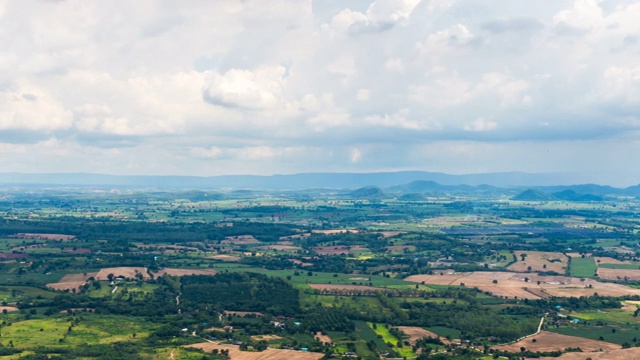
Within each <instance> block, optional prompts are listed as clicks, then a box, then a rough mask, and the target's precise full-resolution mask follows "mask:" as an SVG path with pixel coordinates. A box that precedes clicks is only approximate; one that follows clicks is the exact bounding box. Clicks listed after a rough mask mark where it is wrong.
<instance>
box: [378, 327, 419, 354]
mask: <svg viewBox="0 0 640 360" xmlns="http://www.w3.org/2000/svg"><path fill="white" fill-rule="evenodd" d="M367 326H369V327H370V328H371V329H372V330H373V331H374V332H375V333H376V335H378V336H379V337H381V338H382V340H383V341H384V342H385V343H387V344H392V346H391V348H392V349H393V350H394V351H396V352H397V353H398V354H400V356H402V357H413V356H416V354H415V353H414V352H413V350H412V349H411V347H408V346H405V345H404V344H403V343H402V339H398V338H397V337H395V336H394V335H393V334H391V333H390V332H389V329H388V328H387V327H386V326H384V325H383V324H374V323H367Z"/></svg>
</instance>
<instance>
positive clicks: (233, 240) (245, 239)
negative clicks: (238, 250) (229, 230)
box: [220, 235, 260, 245]
mask: <svg viewBox="0 0 640 360" xmlns="http://www.w3.org/2000/svg"><path fill="white" fill-rule="evenodd" d="M259 243H260V241H258V239H256V238H254V237H253V235H239V236H227V237H226V238H224V240H222V241H221V242H220V244H233V245H250V244H259Z"/></svg>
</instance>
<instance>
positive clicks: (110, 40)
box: [0, 0, 640, 179]
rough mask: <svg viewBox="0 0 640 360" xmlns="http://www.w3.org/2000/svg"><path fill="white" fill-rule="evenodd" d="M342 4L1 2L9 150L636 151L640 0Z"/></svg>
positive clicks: (296, 167) (354, 166)
mask: <svg viewBox="0 0 640 360" xmlns="http://www.w3.org/2000/svg"><path fill="white" fill-rule="evenodd" d="M341 4H342V3H340V2H323V1H313V2H312V1H311V0H305V1H298V0H274V1H268V2H265V1H259V0H247V1H213V2H212V1H196V2H188V3H171V2H133V3H126V5H125V3H124V2H119V1H116V2H113V3H108V4H104V3H101V2H97V1H92V0H90V1H82V0H67V1H55V2H53V1H50V2H40V1H36V0H24V1H20V2H15V1H14V2H11V1H2V0H0V45H2V48H3V51H2V53H1V54H0V161H3V166H5V168H6V169H7V171H10V170H15V171H29V170H31V171H33V169H49V168H50V169H53V170H56V169H59V170H60V171H64V170H69V171H92V170H95V171H101V172H104V171H108V172H115V173H127V172H130V173H185V174H189V173H194V174H195V173H198V174H202V175H215V174H218V173H221V172H226V173H229V172H242V173H252V172H261V173H275V172H286V171H290V172H306V171H323V170H334V171H364V170H376V169H387V170H389V169H395V168H402V169H410V168H421V169H427V170H434V171H436V170H441V171H452V172H469V171H471V170H477V171H483V170H527V171H546V170H553V169H564V168H567V169H576V170H580V169H589V168H590V167H589V166H587V164H589V162H588V161H587V160H588V156H594V151H595V150H593V151H591V150H590V149H591V147H590V145H592V148H593V149H597V150H598V151H599V152H600V153H598V154H596V155H597V156H601V157H604V155H602V154H601V153H606V151H607V150H606V149H607V147H606V146H605V145H603V144H608V146H613V145H612V144H615V148H616V149H617V150H616V151H617V152H616V157H621V158H622V160H620V162H622V161H623V160H625V159H626V160H628V162H629V163H631V162H633V161H635V158H634V157H633V156H632V155H633V154H637V151H638V145H637V144H636V143H634V142H633V141H634V140H633V139H635V138H637V132H638V130H639V126H640V124H639V121H638V115H637V114H638V113H639V111H640V107H639V106H640V105H639V104H640V93H639V90H638V89H640V80H638V78H639V76H640V75H639V72H640V70H639V68H638V63H637V59H638V58H639V56H640V47H639V44H640V21H638V18H639V17H640V1H637V0H631V1H624V2H618V3H611V2H601V1H591V0H577V1H573V0H571V1H552V0H542V1H536V2H522V3H518V4H515V3H514V4H511V5H505V4H503V3H500V2H487V1H480V0H469V1H465V2H460V1H453V0H449V1H426V0H425V1H418V0H365V1H362V2H351V3H349V4H348V5H349V8H347V6H346V5H341ZM341 6H342V7H341ZM603 119H605V120H603ZM463 140H464V141H463ZM435 143H437V144H438V146H431V145H430V144H435ZM525 143H526V144H525ZM578 143H580V144H581V145H580V146H578V145H575V146H576V148H577V149H580V150H581V151H573V150H572V149H573V148H572V146H574V145H572V144H578ZM547 147H548V148H550V149H552V151H551V154H552V155H548V156H547V155H546V153H540V157H541V158H540V159H533V158H530V159H529V160H530V162H529V163H527V164H524V163H523V162H522V161H520V160H518V159H517V158H516V156H515V155H514V156H513V157H512V158H510V159H511V160H505V161H504V162H502V163H501V164H500V165H496V164H495V161H494V160H493V159H494V158H495V157H493V156H494V155H495V154H499V153H501V152H509V153H510V154H520V155H522V154H525V153H526V151H532V149H537V148H547ZM427 148H428V149H429V151H431V152H432V153H431V154H429V156H427V155H426V154H425V153H423V151H424V149H427ZM55 149H58V150H59V152H57V154H58V155H59V156H58V158H54V157H53V155H51V156H49V157H47V156H45V157H43V158H42V159H40V158H39V156H34V154H40V153H41V152H47V153H51V154H53V153H56V151H55ZM496 149H499V150H496ZM525 150H526V151H525ZM458 151H459V152H458ZM474 151H476V152H477V153H475V155H473V156H474V157H473V161H467V160H464V159H462V156H463V155H462V153H465V152H467V153H473V152H474ZM562 151H565V152H566V153H572V154H575V159H573V160H571V161H570V159H568V158H566V157H563V156H558V154H560V153H562ZM582 153H584V156H583V155H582ZM363 154H366V158H365V156H363ZM458 154H460V155H458ZM12 155H13V156H14V157H15V159H14V158H12ZM29 156H30V157H29ZM88 159H91V160H93V161H89V160H88ZM580 159H585V160H584V162H582V161H580ZM365 160H366V161H365ZM45 161H46V162H47V163H46V164H44V162H45ZM562 161H564V163H562ZM94 163H98V164H104V166H103V167H101V166H97V165H93V164H94ZM546 164H548V165H546ZM54 165H55V166H57V167H54ZM605 165H607V166H609V164H605ZM611 166H613V165H611ZM431 167H434V168H431ZM591 168H592V167H591ZM610 169H613V167H610ZM625 171H627V172H628V174H627V175H625V176H626V177H625V176H622V177H625V178H626V179H633V177H632V176H631V175H629V174H631V172H632V171H631V170H629V169H626V170H625Z"/></svg>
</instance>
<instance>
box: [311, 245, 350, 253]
mask: <svg viewBox="0 0 640 360" xmlns="http://www.w3.org/2000/svg"><path fill="white" fill-rule="evenodd" d="M313 251H315V252H317V253H318V254H320V255H340V254H348V253H349V251H351V250H350V249H349V247H348V246H316V247H314V248H313Z"/></svg>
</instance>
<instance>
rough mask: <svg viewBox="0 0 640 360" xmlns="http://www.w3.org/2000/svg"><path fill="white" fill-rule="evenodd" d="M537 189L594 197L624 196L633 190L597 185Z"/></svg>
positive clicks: (541, 187)
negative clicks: (591, 195)
mask: <svg viewBox="0 0 640 360" xmlns="http://www.w3.org/2000/svg"><path fill="white" fill-rule="evenodd" d="M535 188H536V189H538V190H542V191H545V192H548V193H551V194H553V193H559V192H563V191H573V192H576V193H579V194H594V195H615V194H624V193H625V192H626V191H628V190H629V189H631V188H627V189H618V188H614V187H611V186H605V185H596V184H581V185H555V186H536V187H535Z"/></svg>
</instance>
